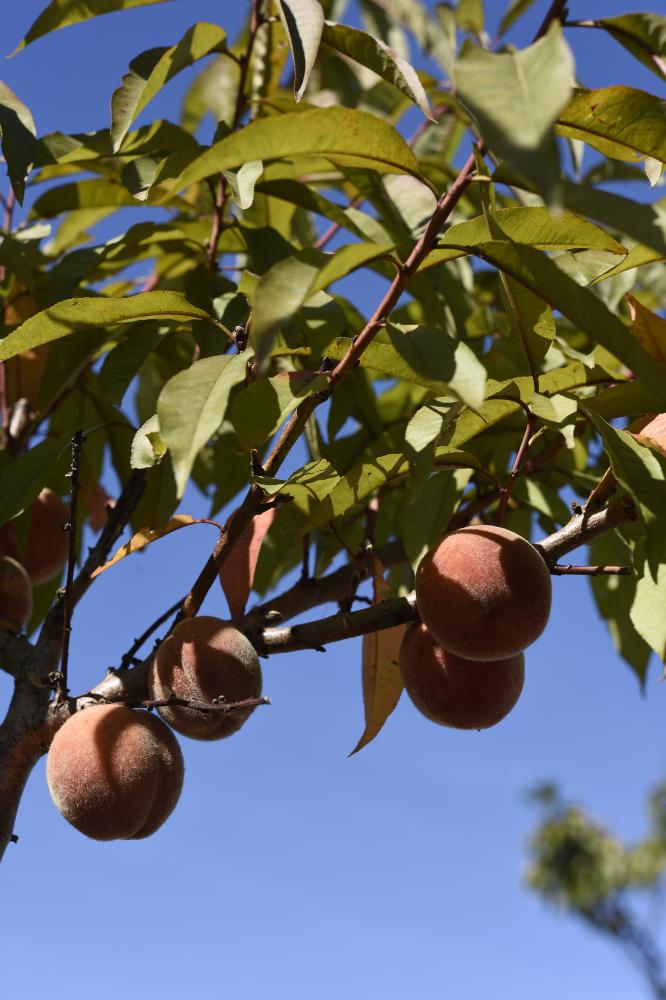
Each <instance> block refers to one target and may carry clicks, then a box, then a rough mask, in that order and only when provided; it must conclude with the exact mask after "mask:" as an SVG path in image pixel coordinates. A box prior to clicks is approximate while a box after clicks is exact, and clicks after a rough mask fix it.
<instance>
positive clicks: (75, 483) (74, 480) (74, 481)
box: [60, 431, 85, 693]
mask: <svg viewBox="0 0 666 1000" xmlns="http://www.w3.org/2000/svg"><path fill="white" fill-rule="evenodd" d="M84 441H85V437H84V436H83V431H77V432H76V433H75V435H74V437H73V438H72V464H71V468H70V470H69V473H68V475H69V477H70V481H71V493H70V502H69V523H68V524H67V531H68V532H69V559H68V561H67V577H66V582H65V592H64V594H63V622H62V657H61V659H60V674H61V676H62V688H63V691H64V693H67V668H68V665H69V637H70V635H71V632H72V611H73V603H72V590H73V583H74V569H75V566H76V542H77V510H78V503H79V489H80V485H81V484H80V482H79V472H80V469H81V449H82V447H83V442H84Z"/></svg>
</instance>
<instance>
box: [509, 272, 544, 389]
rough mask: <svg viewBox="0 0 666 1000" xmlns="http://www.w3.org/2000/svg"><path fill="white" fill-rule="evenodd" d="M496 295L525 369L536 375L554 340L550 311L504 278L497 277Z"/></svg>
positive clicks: (540, 299)
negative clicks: (523, 355) (498, 281)
mask: <svg viewBox="0 0 666 1000" xmlns="http://www.w3.org/2000/svg"><path fill="white" fill-rule="evenodd" d="M500 294H501V296H502V301H503V302H504V309H505V312H506V314H507V316H508V317H509V320H510V322H511V326H512V328H513V330H514V332H515V334H516V336H517V337H518V339H519V340H520V343H521V345H522V348H523V352H524V354H525V360H526V362H527V365H528V367H529V368H530V370H531V371H536V370H537V369H538V368H539V365H540V364H541V362H542V361H543V359H544V357H545V356H546V353H547V351H548V348H549V347H550V345H551V344H552V342H553V339H554V337H555V332H556V327H555V318H554V316H553V311H552V309H551V308H550V306H549V305H548V303H547V302H544V300H543V299H542V298H541V297H540V296H539V295H535V294H534V292H531V291H530V289H529V288H526V287H525V285H521V284H520V282H518V281H514V279H513V278H508V277H507V276H506V275H505V274H500Z"/></svg>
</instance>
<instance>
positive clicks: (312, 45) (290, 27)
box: [277, 0, 324, 101]
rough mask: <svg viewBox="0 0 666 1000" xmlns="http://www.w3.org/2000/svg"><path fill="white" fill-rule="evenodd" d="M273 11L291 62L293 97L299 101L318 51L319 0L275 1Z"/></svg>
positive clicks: (319, 29)
mask: <svg viewBox="0 0 666 1000" xmlns="http://www.w3.org/2000/svg"><path fill="white" fill-rule="evenodd" d="M277 9H278V14H279V15H280V20H281V21H282V27H283V28H284V30H285V34H286V36H287V38H288V39H289V48H290V49H291V57H292V59H293V60H294V96H295V98H296V100H297V101H300V99H301V97H302V96H303V94H304V93H305V88H306V87H307V85H308V80H309V79H310V73H311V72H312V67H313V66H314V64H315V59H316V58H317V52H318V51H319V43H320V41H321V33H322V29H323V27H324V11H323V10H322V7H321V4H320V3H319V0H277Z"/></svg>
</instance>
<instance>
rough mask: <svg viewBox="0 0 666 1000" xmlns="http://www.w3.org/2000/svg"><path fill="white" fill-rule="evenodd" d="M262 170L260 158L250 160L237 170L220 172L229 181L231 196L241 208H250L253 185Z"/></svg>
mask: <svg viewBox="0 0 666 1000" xmlns="http://www.w3.org/2000/svg"><path fill="white" fill-rule="evenodd" d="M263 171H264V165H263V163H262V161H261V160H250V161H249V162H248V163H244V164H243V166H242V167H239V168H238V170H223V171H222V173H223V174H224V176H225V177H226V179H227V181H228V182H229V189H230V191H231V197H232V198H233V201H234V203H235V204H236V205H238V207H239V208H242V209H243V210H245V209H247V208H251V206H252V202H253V201H254V186H255V184H256V183H257V181H258V180H259V178H260V177H261V175H262V173H263Z"/></svg>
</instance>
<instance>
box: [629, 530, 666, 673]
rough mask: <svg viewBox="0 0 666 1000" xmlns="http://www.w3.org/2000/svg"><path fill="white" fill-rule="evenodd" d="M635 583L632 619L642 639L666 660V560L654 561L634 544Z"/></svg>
mask: <svg viewBox="0 0 666 1000" xmlns="http://www.w3.org/2000/svg"><path fill="white" fill-rule="evenodd" d="M635 561H636V562H637V564H638V565H637V567H636V573H637V576H638V582H637V584H636V593H635V595H634V600H633V603H632V605H631V611H630V616H631V622H632V624H633V626H634V628H635V629H636V631H637V632H638V634H639V635H640V636H641V638H642V639H644V641H645V642H647V644H648V645H649V646H651V647H652V649H654V651H655V653H657V655H658V656H659V657H660V659H661V660H662V662H664V663H666V615H665V614H664V606H665V605H666V562H665V561H664V560H663V559H662V560H661V561H659V562H657V561H653V560H650V559H649V558H648V556H647V555H646V554H644V551H643V544H642V543H639V545H638V546H637V559H636V560H635Z"/></svg>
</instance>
